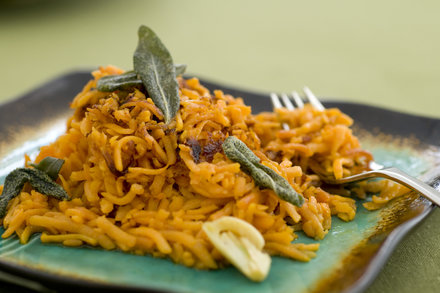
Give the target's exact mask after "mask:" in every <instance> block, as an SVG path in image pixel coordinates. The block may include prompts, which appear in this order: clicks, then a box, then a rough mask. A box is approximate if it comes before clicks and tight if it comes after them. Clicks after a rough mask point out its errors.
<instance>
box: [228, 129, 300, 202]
mask: <svg viewBox="0 0 440 293" xmlns="http://www.w3.org/2000/svg"><path fill="white" fill-rule="evenodd" d="M222 147H223V151H224V152H225V155H226V156H227V157H228V158H229V159H230V160H231V161H234V162H237V163H239V164H240V167H241V169H242V170H243V171H244V172H246V173H247V174H249V175H250V176H251V177H252V178H253V179H254V180H255V183H256V184H257V185H258V186H261V187H263V188H269V189H272V190H273V191H274V192H275V193H276V194H277V195H278V197H279V198H281V199H282V200H285V201H287V202H290V203H291V204H293V205H296V206H301V205H302V204H303V203H304V197H303V196H302V195H301V194H299V193H297V192H296V191H295V190H294V189H293V188H292V186H290V184H289V182H287V180H286V179H284V178H283V177H282V176H280V175H279V174H277V173H276V172H275V171H274V170H272V169H271V168H269V167H267V166H265V165H263V164H261V163H260V158H258V157H257V156H256V155H255V154H254V153H253V152H252V151H251V150H250V149H249V148H248V147H247V146H246V145H245V144H244V143H243V142H242V141H241V140H239V139H238V138H236V137H235V136H229V137H228V138H226V139H225V141H224V142H223V145H222Z"/></svg>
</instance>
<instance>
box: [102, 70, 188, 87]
mask: <svg viewBox="0 0 440 293" xmlns="http://www.w3.org/2000/svg"><path fill="white" fill-rule="evenodd" d="M174 69H175V71H176V76H179V75H182V74H183V73H184V72H185V70H186V64H174ZM143 86H144V84H143V82H142V80H141V79H140V78H138V76H137V74H136V73H135V72H134V71H127V72H124V73H123V74H117V75H107V76H104V77H102V78H100V79H99V80H98V84H97V85H96V88H97V90H98V91H101V92H114V91H129V90H133V89H134V88H138V89H140V88H142V87H143Z"/></svg>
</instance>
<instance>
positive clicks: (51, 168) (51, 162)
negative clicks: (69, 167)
mask: <svg viewBox="0 0 440 293" xmlns="http://www.w3.org/2000/svg"><path fill="white" fill-rule="evenodd" d="M63 164H64V160H62V159H58V158H54V157H45V158H44V159H42V160H41V161H40V162H39V163H38V164H30V165H31V166H32V167H34V168H36V169H38V170H41V171H43V172H44V173H46V174H47V175H49V177H50V178H51V179H52V180H57V177H58V173H60V170H61V167H62V166H63Z"/></svg>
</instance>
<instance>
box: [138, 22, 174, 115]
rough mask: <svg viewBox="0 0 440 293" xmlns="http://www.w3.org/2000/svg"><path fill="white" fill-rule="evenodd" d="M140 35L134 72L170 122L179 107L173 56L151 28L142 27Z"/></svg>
mask: <svg viewBox="0 0 440 293" xmlns="http://www.w3.org/2000/svg"><path fill="white" fill-rule="evenodd" d="M138 36H139V43H138V46H137V48H136V51H135V52H134V56H133V65H134V71H135V72H136V74H137V75H138V76H139V77H140V79H141V80H142V82H143V84H144V86H145V88H146V90H147V92H148V94H149V96H150V98H151V99H152V100H153V102H154V104H155V105H156V106H157V107H158V108H159V109H160V110H161V111H162V114H163V115H164V119H165V123H166V124H168V123H169V122H170V121H171V119H173V118H174V116H175V115H176V113H177V110H178V109H179V106H180V99H179V85H178V83H177V80H176V70H175V68H174V64H173V59H172V58H171V55H170V53H169V52H168V50H167V48H165V46H164V45H163V44H162V42H161V41H160V39H159V38H158V37H157V35H156V34H155V33H154V32H153V31H152V30H151V29H150V28H148V27H146V26H141V27H140V28H139V31H138Z"/></svg>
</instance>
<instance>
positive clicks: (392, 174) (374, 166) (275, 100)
mask: <svg viewBox="0 0 440 293" xmlns="http://www.w3.org/2000/svg"><path fill="white" fill-rule="evenodd" d="M304 94H305V100H306V103H307V102H309V103H310V104H311V105H312V106H313V107H315V108H316V109H318V110H320V111H324V110H325V107H324V106H323V105H322V103H321V102H320V101H319V100H318V99H317V98H316V96H315V95H314V94H313V93H312V91H311V90H310V89H309V88H308V87H304ZM270 98H271V100H272V105H273V107H274V108H275V109H276V108H283V107H285V108H286V109H288V110H293V109H295V108H302V107H304V102H303V100H302V99H301V97H300V96H299V94H298V93H297V92H295V91H294V92H292V98H290V97H289V96H288V95H287V94H285V93H283V94H281V98H279V97H278V95H277V94H275V93H271V94H270ZM292 101H293V102H294V103H295V104H296V106H294V104H293V103H292ZM283 128H284V129H285V130H289V125H288V124H286V123H283ZM369 167H370V169H371V171H366V172H362V173H360V174H356V175H352V176H348V177H344V178H341V179H335V178H331V177H328V176H325V175H323V174H318V175H319V177H320V178H321V179H322V180H323V181H324V182H327V183H330V184H346V183H351V182H356V181H361V180H364V179H369V178H377V177H380V178H387V179H390V180H392V181H395V182H398V183H400V184H403V185H405V186H406V187H408V188H410V189H412V190H414V191H417V192H418V193H420V194H421V195H423V196H424V197H425V198H427V199H429V200H430V201H432V202H433V203H435V204H436V205H437V206H440V192H439V191H437V190H436V189H434V188H433V187H431V186H429V185H428V184H426V183H425V182H423V181H421V180H419V179H417V178H415V177H412V176H410V175H408V174H407V173H405V172H403V171H402V170H399V169H397V168H395V167H390V168H384V166H382V165H380V164H378V163H376V162H374V161H372V162H371V163H370V165H369Z"/></svg>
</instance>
